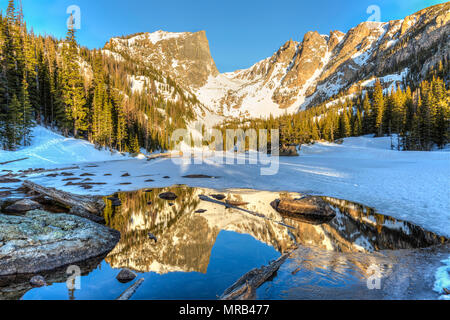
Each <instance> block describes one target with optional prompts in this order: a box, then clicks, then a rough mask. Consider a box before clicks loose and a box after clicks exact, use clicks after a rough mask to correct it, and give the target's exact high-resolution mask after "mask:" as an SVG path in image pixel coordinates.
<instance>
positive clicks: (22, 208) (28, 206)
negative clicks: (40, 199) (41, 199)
mask: <svg viewBox="0 0 450 320" xmlns="http://www.w3.org/2000/svg"><path fill="white" fill-rule="evenodd" d="M40 208H41V205H40V204H39V203H37V202H36V201H33V200H30V199H23V200H19V201H17V202H14V203H13V204H12V205H10V206H8V207H6V208H5V212H6V213H24V212H27V211H31V210H36V209H40Z"/></svg>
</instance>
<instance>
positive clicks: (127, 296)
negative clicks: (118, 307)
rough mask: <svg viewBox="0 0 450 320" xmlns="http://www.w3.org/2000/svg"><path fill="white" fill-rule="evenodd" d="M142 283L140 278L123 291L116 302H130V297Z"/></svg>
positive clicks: (142, 279)
mask: <svg viewBox="0 0 450 320" xmlns="http://www.w3.org/2000/svg"><path fill="white" fill-rule="evenodd" d="M143 282H144V278H140V279H139V280H138V281H136V282H135V283H133V284H132V285H131V286H130V287H129V288H128V289H127V290H125V291H124V292H123V293H122V294H121V295H120V297H118V298H117V299H116V300H119V301H125V300H130V299H131V297H132V296H133V295H134V294H135V293H136V291H137V289H139V287H140V286H141V284H142V283H143Z"/></svg>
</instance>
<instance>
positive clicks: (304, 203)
mask: <svg viewBox="0 0 450 320" xmlns="http://www.w3.org/2000/svg"><path fill="white" fill-rule="evenodd" d="M270 205H271V206H272V207H273V208H274V209H275V210H276V211H277V212H279V213H281V214H282V215H287V216H289V217H291V218H293V219H298V220H301V221H302V222H308V223H312V224H321V223H325V222H328V221H331V220H332V219H333V218H334V217H335V216H336V212H335V211H334V210H333V208H332V207H331V206H330V205H329V204H328V203H327V202H326V201H325V200H323V199H322V198H321V197H305V198H303V199H299V200H290V199H282V200H275V201H273V202H272V203H271V204H270Z"/></svg>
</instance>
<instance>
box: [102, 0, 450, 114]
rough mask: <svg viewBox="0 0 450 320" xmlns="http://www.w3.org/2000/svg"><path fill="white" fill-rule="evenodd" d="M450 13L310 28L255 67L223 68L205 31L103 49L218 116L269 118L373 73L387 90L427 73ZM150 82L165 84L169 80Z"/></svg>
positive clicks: (440, 53) (363, 81)
mask: <svg viewBox="0 0 450 320" xmlns="http://www.w3.org/2000/svg"><path fill="white" fill-rule="evenodd" d="M449 12H450V3H449V2H447V3H443V4H440V5H435V6H432V7H429V8H426V9H424V10H421V11H419V12H417V13H415V14H413V15H410V16H408V17H406V18H405V19H403V20H393V21H389V22H384V23H382V22H362V23H361V24H359V25H358V26H356V27H354V28H352V29H350V30H349V31H348V32H347V33H346V34H345V33H342V32H340V31H331V32H330V33H329V34H324V35H321V34H319V33H317V32H316V31H311V32H307V33H306V34H305V35H304V37H303V39H302V40H301V41H293V40H289V41H287V42H286V43H285V44H283V45H282V46H281V47H280V48H279V49H278V50H277V51H276V52H275V53H274V54H273V55H272V56H271V57H268V58H266V59H264V60H262V61H260V62H257V63H255V64H254V65H253V66H251V67H250V68H248V69H244V70H237V71H235V72H230V73H223V74H219V71H218V70H217V68H216V65H215V62H214V60H213V58H212V56H211V53H210V49H209V42H208V39H207V37H206V33H205V32H204V31H200V32H196V33H190V32H181V33H171V32H165V31H157V32H154V33H141V34H137V35H131V36H128V37H123V38H113V39H111V40H110V41H109V42H108V43H107V44H106V45H105V47H104V49H103V52H104V53H105V54H108V55H113V56H114V57H115V58H116V60H117V61H118V62H121V61H125V62H126V63H127V64H131V65H136V66H141V65H142V66H148V67H149V68H152V69H154V70H156V71H157V72H160V73H161V74H162V75H163V76H164V77H166V76H169V77H170V78H171V79H172V80H173V81H175V82H176V84H177V85H178V87H179V88H178V90H179V91H180V90H181V91H183V92H184V94H183V95H185V96H188V97H190V99H193V96H191V94H195V95H196V97H197V98H198V100H199V101H200V102H201V103H202V105H203V106H204V107H206V109H207V110H210V111H211V112H212V113H213V114H215V115H221V116H237V117H238V116H251V117H260V116H263V117H266V116H269V115H270V114H272V115H281V114H284V113H286V112H287V113H294V112H298V111H299V110H301V109H305V108H308V107H310V106H313V105H315V104H318V103H321V102H323V101H326V100H328V99H330V98H332V97H333V96H335V95H337V94H339V93H342V94H344V95H346V96H348V95H351V94H353V93H355V92H358V91H360V90H364V89H365V88H366V87H367V86H368V85H367V83H373V81H372V80H374V79H375V78H376V77H385V76H391V77H385V78H384V80H383V81H384V83H383V85H384V86H385V87H386V88H388V87H392V86H395V85H396V84H398V83H401V82H402V78H403V77H405V76H412V77H415V78H417V79H420V78H422V77H423V76H424V75H425V74H426V72H427V71H428V70H430V68H431V67H432V66H434V65H436V64H437V63H439V61H440V60H442V59H443V57H446V56H447V55H448V54H449V52H450V44H449V41H448V34H449V31H450V24H449V23H448V22H449V19H450V17H449ZM419 58H420V63H419V64H418V65H419V66H420V67H419V68H418V70H416V69H417V68H416V69H415V70H411V64H412V63H411V62H412V61H417V59H419ZM396 75H398V76H396ZM130 81H131V82H132V85H133V88H132V89H133V90H141V87H143V86H145V85H148V83H146V82H148V81H149V80H148V79H145V77H134V76H133V75H130ZM153 87H154V90H156V91H160V90H162V89H163V88H164V81H163V82H161V83H156V85H154V86H153ZM152 90H153V89H152ZM167 96H168V98H169V97H170V93H167Z"/></svg>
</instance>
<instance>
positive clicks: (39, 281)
mask: <svg viewBox="0 0 450 320" xmlns="http://www.w3.org/2000/svg"><path fill="white" fill-rule="evenodd" d="M30 284H31V286H32V287H33V288H40V287H45V286H46V285H47V283H46V282H45V279H44V277H43V276H34V277H33V278H31V280H30Z"/></svg>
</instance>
